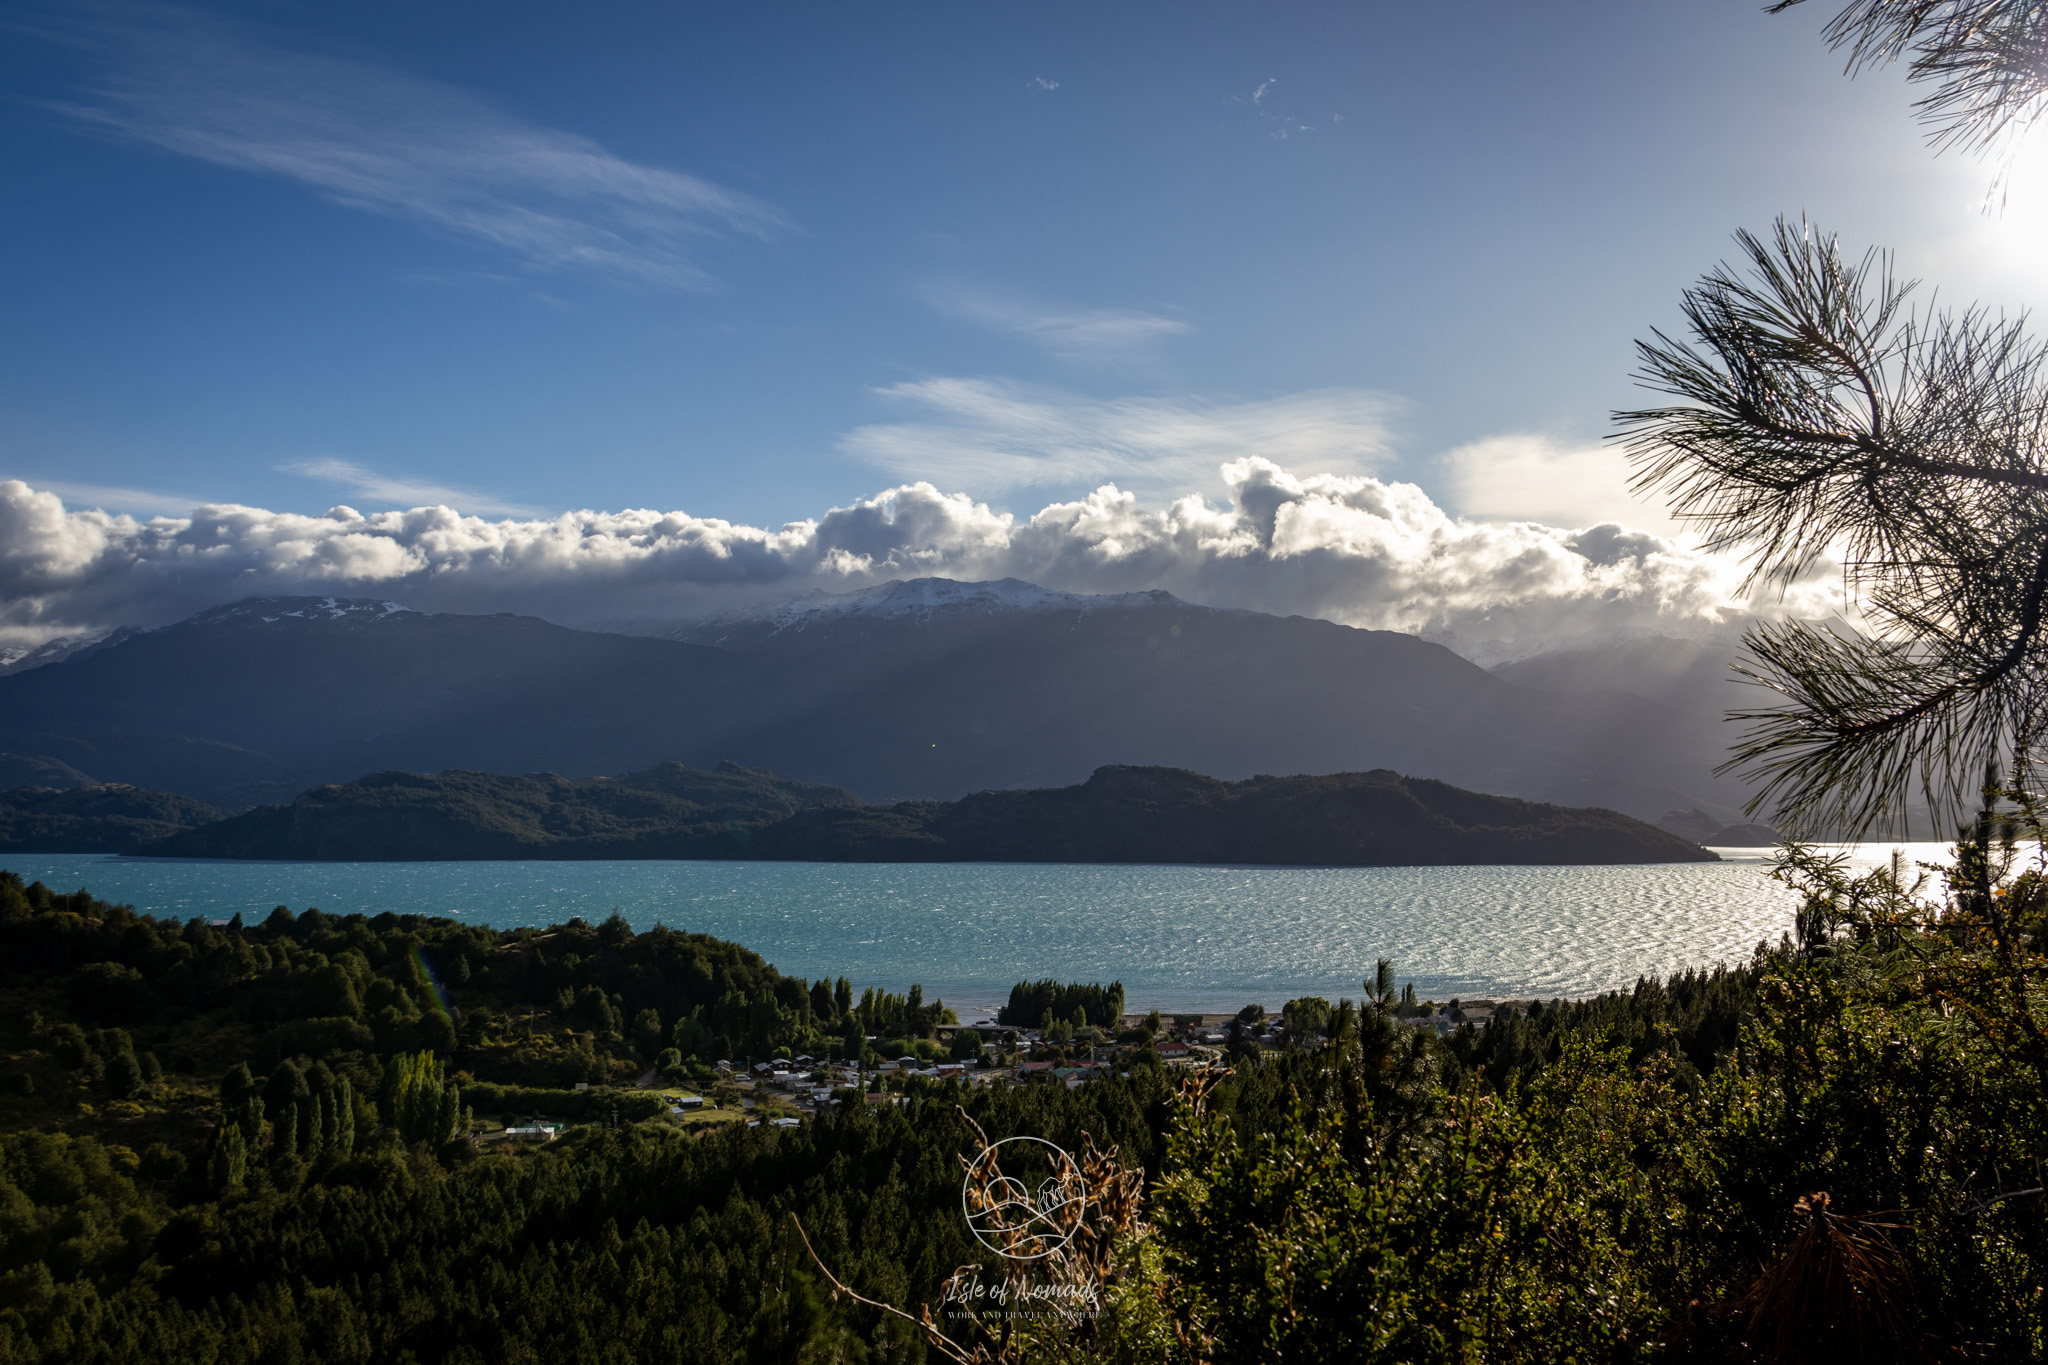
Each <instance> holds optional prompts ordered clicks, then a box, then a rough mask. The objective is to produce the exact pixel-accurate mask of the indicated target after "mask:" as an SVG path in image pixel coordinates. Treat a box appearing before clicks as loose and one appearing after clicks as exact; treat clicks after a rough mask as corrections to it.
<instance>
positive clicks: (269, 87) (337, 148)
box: [53, 7, 780, 288]
mask: <svg viewBox="0 0 2048 1365" xmlns="http://www.w3.org/2000/svg"><path fill="white" fill-rule="evenodd" d="M53 36H62V37H64V38H66V39H67V40H69V41H71V42H73V43H75V44H77V45H79V46H81V47H85V48H87V49H88V50H90V51H92V52H93V53H95V55H97V56H98V57H99V58H101V59H102V62H103V70H102V73H101V75H100V77H99V79H98V80H97V82H96V83H95V84H94V85H93V86H92V88H91V89H90V90H88V91H87V92H86V94H85V96H84V98H82V99H81V100H78V101H76V102H74V103H70V104H66V105H62V106H60V107H61V108H62V109H63V110H64V112H66V113H68V114H70V115H72V116H74V117H76V118H78V119H80V120H82V121H83V122H85V123H87V124H88V125H90V126H92V127H95V128H98V129H100V130H102V131H104V132H107V133H110V134H113V135H116V136H119V137H124V138H130V139H133V140H136V141H139V142H144V143H148V144H150V145H153V146H156V147H160V148H162V149H164V150H166V151H169V152H174V153H176V154H178V155H181V156H188V157H193V158H196V159H198V160H201V161H208V162H212V163H214V164H215V165H220V166H227V167H231V168H233V169H235V170H241V171H248V172H252V173H255V174H259V175H269V176H277V177H281V178H283V179H288V180H294V181H297V182H299V183H301V184H304V185H308V186H310V187H312V188H313V189H315V190H317V191H319V192H320V193H322V194H324V195H325V196H326V197H327V198H329V199H331V200H333V201H334V202H336V203H339V204H345V205H348V206H350V207H352V208H357V209H363V210H366V211H368V212H372V213H381V214H386V215H389V216H391V217H396V218H403V219H408V220H411V221H413V222H418V223H423V224H426V225H428V226H430V227H432V228H435V229H437V230H440V231H442V232H445V233H448V234H450V235H452V236H456V237H461V238H467V239H470V240H473V241H479V242H483V243H486V244H488V245H490V246H493V247H496V248H498V249H500V250H502V251H505V252H507V253H509V254H510V255H512V256H513V257H515V258H517V259H519V260H520V261H522V262H524V263H525V264H526V265H527V266H529V267H533V268H539V269H557V268H562V267H580V268H585V269H590V270H595V271H600V272H604V273H607V274H610V275H613V276H618V277H624V278H628V279H631V280H635V281H639V282H647V283H655V284H661V285H667V286H672V287H688V288H698V287H702V286H704V285H705V284H706V283H708V277H707V276H706V275H705V274H704V272H703V271H702V270H701V269H700V268H699V267H698V266H697V265H695V264H694V263H693V262H692V261H691V260H690V258H689V256H688V254H687V253H686V251H685V243H686V242H687V240H688V239H690V238H691V237H694V236H699V235H702V234H704V233H707V232H716V231H735V232H742V233H747V234H751V235H755V236H761V235H766V234H768V233H770V232H772V231H774V230H776V229H777V228H778V227H779V226H780V220H779V219H778V218H777V216H776V214H775V212H774V211H773V210H772V209H770V208H769V207H768V206H767V205H765V204H763V203H761V202H760V201H758V200H756V199H753V198H751V197H749V196H747V195H744V194H740V193H737V192H735V191H732V190H728V189H725V188H723V187H721V186H718V185H714V184H712V183H711V182H709V181H706V180H702V179H699V178H698V177H696V176H693V175H689V174H686V173H684V172H681V171H672V170H664V169H662V168H660V167H655V166H647V165H641V164H638V163H636V162H632V161H627V160H625V159H623V158H621V157H617V156H614V155H612V154H611V153H610V152H607V151H606V150H605V149H604V148H603V147H600V146H599V145H598V144H597V143H595V142H592V141H590V140H589V139H588V138H584V137H579V136H577V135H575V134H573V133H566V132H561V131H558V130H556V129H552V128H543V127H538V126H536V125H533V124H529V123H525V122H522V121H520V120H519V119H517V118H514V117H513V116H511V115H509V114H507V113H504V112H502V111H500V110H498V109H496V108H495V107H493V106H491V105H490V104H488V103H486V102H485V101H483V100H481V99H479V98H477V97H476V96H474V95H472V94H470V93H468V92H467V91H464V90H460V89H457V88H456V87H454V86H450V85H445V84H442V83H441V82H438V81H433V80H428V79H424V78H422V77H418V76H411V75H406V74H404V73H402V72H398V71H393V70H388V69H385V68H382V67H377V66H372V65H368V64H366V63H363V62H359V61H353V60H349V59H346V58H341V57H333V56H326V55H319V54H311V53H304V52H292V51H287V50H284V49H281V48H277V47H273V46H269V45H266V44H264V43H262V42H260V41H258V40H257V39H255V38H254V37H252V36H251V35H249V34H247V33H245V32H243V31H241V30H238V29H235V28H232V27H230V26H228V25H227V24H225V23H223V22H221V21H218V20H215V19H211V18H208V17H206V16H202V15H198V14H195V13H193V12H190V11H185V10H179V9H172V8H168V7H166V8H161V9H153V10H150V11H146V12H145V11H140V10H122V11H119V13H118V18H117V19H109V20H102V21H101V22H98V23H93V22H90V21H73V22H71V23H70V24H69V25H68V26H61V27H60V28H59V29H58V30H57V32H56V33H55V34H53Z"/></svg>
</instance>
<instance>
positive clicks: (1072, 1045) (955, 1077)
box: [481, 998, 1535, 1141]
mask: <svg viewBox="0 0 2048 1365" xmlns="http://www.w3.org/2000/svg"><path fill="white" fill-rule="evenodd" d="M1533 1003H1535V1002H1533V1001H1494V1000H1470V1001H1458V1000H1452V1001H1450V1002H1449V1003H1447V1004H1443V1005H1438V1004H1436V1003H1435V1002H1416V1001H1412V1000H1411V1001H1404V1002H1403V1003H1402V1004H1401V1005H1399V1006H1397V1007H1395V1008H1394V1009H1392V1010H1391V1011H1390V1013H1391V1015H1392V1016H1393V1018H1394V1019H1395V1020H1397V1021H1398V1022H1399V1023H1400V1024H1401V1025H1403V1026H1405V1027H1407V1028H1412V1029H1416V1030H1420V1031H1422V1032H1425V1033H1430V1034H1433V1035H1435V1036H1437V1037H1440V1038H1448V1037H1451V1036H1452V1035H1454V1034H1456V1033H1457V1031H1458V1030H1459V1029H1461V1028H1471V1029H1473V1030H1482V1029H1485V1028H1486V1027H1488V1025H1489V1024H1491V1023H1492V1021H1493V1020H1494V1019H1495V1018H1496V1017H1497V1016H1500V1015H1503V1014H1506V1013H1516V1014H1519V1013H1522V1012H1525V1011H1526V1010H1527V1008H1528V1006H1529V1005H1530V1004H1533ZM1330 1020H1331V1010H1330V1006H1329V1002H1327V1001H1325V1000H1322V999H1319V998H1317V999H1309V1000H1298V1001H1293V1002H1290V1004H1289V1006H1288V1007H1287V1009H1286V1010H1283V1011H1281V1012H1279V1013H1275V1014H1268V1013H1267V1012H1266V1010H1265V1009H1264V1007H1263V1006H1259V1005H1249V1006H1247V1007H1245V1008H1244V1009H1243V1010H1240V1011H1238V1012H1237V1013H1236V1014H1168V1015H1162V1014H1161V1013H1160V1012H1159V1011H1157V1010H1153V1011H1151V1012H1149V1013H1147V1014H1124V1015H1120V1016H1119V1017H1118V1028H1117V1031H1116V1032H1115V1034H1114V1035H1111V1034H1109V1033H1108V1031H1106V1030H1103V1029H1099V1028H1095V1027H1093V1026H1090V1025H1080V1026H1078V1027H1077V1026H1074V1025H1071V1024H1066V1023H1052V1024H1050V1025H1047V1026H1044V1027H1040V1028H1019V1027H1015V1026H1013V1025H1009V1024H1002V1023H997V1022H996V1021H994V1020H991V1019H977V1020H975V1021H974V1022H973V1023H966V1024H963V1023H948V1024H940V1025H938V1026H936V1027H935V1028H934V1030H933V1035H932V1037H931V1039H929V1040H925V1045H924V1047H923V1048H917V1047H911V1048H908V1049H906V1050H904V1052H903V1055H901V1056H899V1057H895V1058H893V1059H883V1060H880V1061H878V1062H876V1063H875V1064H872V1065H869V1064H863V1063H859V1062H854V1061H849V1060H846V1059H844V1058H832V1057H813V1056H810V1055H808V1054H798V1055H796V1056H793V1057H771V1058H768V1059H766V1060H762V1061H755V1060H752V1059H740V1060H732V1059H725V1060H721V1061H719V1062H717V1063H716V1065H715V1066H714V1067H713V1068H712V1072H713V1075H714V1077H715V1080H714V1081H713V1083H712V1084H711V1085H709V1086H708V1087H703V1088H702V1089H701V1090H694V1089H687V1088H678V1087H675V1086H670V1085H665V1084H662V1083H660V1082H658V1081H657V1079H656V1077H655V1074H654V1073H653V1072H652V1071H650V1072H649V1073H647V1074H646V1075H643V1076H642V1077H641V1078H640V1083H639V1087H638V1088H640V1089H643V1090H647V1089H651V1090H655V1091H657V1092H658V1093H659V1094H660V1096H661V1098H662V1100H663V1101H664V1102H665V1104H666V1107H667V1111H668V1115H669V1117H670V1118H672V1119H674V1120H676V1121H678V1122H680V1123H682V1124H683V1125H684V1126H686V1127H688V1128H690V1129H692V1130H695V1131H699V1132H708V1131H710V1130H711V1129H712V1128H715V1127H718V1126H721V1125H722V1123H724V1122H729V1121H733V1120H735V1119H738V1120H741V1121H744V1122H745V1123H746V1124H747V1126H749V1127H758V1126H761V1125H763V1124H766V1125H768V1126H770V1127H785V1128H787V1127H795V1126H797V1125H798V1124H799V1123H801V1122H802V1119H803V1117H805V1116H808V1115H814V1114H821V1113H826V1112H829V1111H832V1110H835V1109H837V1108H838V1107H839V1106H841V1105H846V1104H851V1103H853V1102H854V1097H855V1096H859V1097H860V1101H861V1102H862V1103H865V1104H867V1105H869V1106H884V1107H886V1106H893V1105H901V1104H905V1103H907V1102H908V1101H909V1100H910V1098H911V1097H912V1096H915V1095H917V1094H918V1093H920V1092H921V1091H922V1090H924V1089H925V1088H926V1087H931V1086H962V1087H972V1088H977V1089H978V1088H984V1087H989V1086H998V1085H1062V1086H1065V1087H1066V1088H1067V1089H1069V1090H1072V1089H1075V1088H1077V1087H1079V1086H1081V1085H1085V1084H1087V1083H1088V1082H1090V1081H1094V1080H1101V1079H1107V1078H1109V1077H1118V1078H1128V1077H1129V1076H1130V1074H1131V1070H1132V1068H1133V1067H1145V1066H1155V1065H1156V1066H1159V1067H1162V1068H1165V1069H1168V1070H1173V1071H1188V1072H1196V1071H1205V1070H1218V1071H1220V1070H1224V1069H1226V1068H1228V1067H1229V1066H1231V1065H1233V1064H1236V1063H1239V1062H1243V1061H1247V1060H1249V1061H1253V1062H1256V1061H1258V1060H1259V1059H1262V1058H1264V1057H1267V1056H1277V1055H1279V1054H1281V1053H1283V1052H1284V1051H1285V1050H1286V1049H1287V1048H1288V1047H1289V1046H1300V1045H1301V1044H1302V1043H1304V1042H1307V1041H1311V1040H1318V1041H1319V1040H1321V1039H1322V1038H1323V1036H1324V1034H1325V1031H1326V1029H1327V1028H1328V1026H1329V1024H1330ZM867 1042H868V1043H869V1044H870V1045H873V1044H877V1043H881V1044H882V1045H883V1046H884V1047H885V1048H887V1049H888V1050H891V1051H893V1050H895V1049H896V1048H897V1047H899V1046H901V1043H900V1042H896V1041H894V1040H882V1039H878V1038H875V1037H872V1036H871V1037H869V1038H868V1039H867ZM922 1052H932V1053H933V1054H934V1055H932V1056H924V1055H920V1054H921V1053H922ZM565 1131H567V1129H566V1125H563V1124H544V1123H535V1124H528V1125H518V1126H513V1127H507V1128H505V1129H503V1130H501V1131H500V1132H497V1133H487V1134H483V1135H482V1139H481V1140H484V1141H491V1140H500V1139H506V1138H525V1139H539V1140H542V1141H547V1140H550V1139H552V1138H554V1137H556V1136H558V1135H559V1134H560V1133H562V1132H565Z"/></svg>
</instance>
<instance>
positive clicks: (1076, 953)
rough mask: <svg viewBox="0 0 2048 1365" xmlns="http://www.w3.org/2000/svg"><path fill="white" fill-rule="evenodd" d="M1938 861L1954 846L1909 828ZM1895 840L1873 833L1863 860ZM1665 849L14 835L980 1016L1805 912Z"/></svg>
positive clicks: (1609, 975) (1713, 937) (1500, 974)
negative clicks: (1310, 863)
mask: <svg viewBox="0 0 2048 1365" xmlns="http://www.w3.org/2000/svg"><path fill="white" fill-rule="evenodd" d="M1906 847H1907V850H1908V853H1909V855H1911V856H1914V857H1917V858H1923V859H1928V860H1933V859H1935V858H1938V857H1940V856H1941V855H1943V854H1944V853H1945V852H1946V850H1945V848H1943V847H1942V846H1939V845H1930V844H1921V845H1908V846H1906ZM1886 852H1888V849H1887V848H1884V847H1879V846H1864V847H1862V848H1858V849H1854V850H1851V853H1852V856H1853V857H1854V858H1855V859H1856V861H1858V862H1859V863H1869V862H1874V861H1875V860H1877V859H1878V858H1880V857H1882V856H1884V855H1885V854H1886ZM1723 857H1724V858H1725V859H1727V861H1724V862H1720V863H1668V864H1656V865H1652V866H1647V867H1374V868H1357V867H1345V868H1272V867H1257V868H1251V867H1157V866H1092V865H1091V866H1074V865H1060V864H1018V863H999V864H988V863H952V864H937V865H933V864H881V865H876V864H848V863H714V862H481V863H267V862H266V863H256V862H204V861H183V860H180V861H169V860H153V859H125V858H111V857H105V856H101V855H96V854H48V855H25V854H0V867H4V868H7V869H8V870H10V871H13V872H15V873H17V874H19V875H20V876H21V877H23V878H24V879H26V880H29V881H36V880H40V881H43V882H45V883H47V884H49V885H50V886H52V887H54V888H56V889H58V890H63V891H71V890H76V889H78V888H80V887H84V888H86V889H88V890H90V891H92V892H93V894H95V895H97V896H99V897H101V898H103V899H106V900H115V901H124V902H127V903H129V904H132V905H134V906H135V907H136V908H137V909H138V910H144V911H147V912H149V913H152V914H156V915H165V916H174V917H176V918H179V919H189V918H191V917H193V916H195V915H197V916H204V917H206V918H209V919H226V918H228V917H230V916H232V915H235V914H238V913H239V914H241V915H242V916H243V917H244V918H251V917H256V916H261V915H265V914H268V913H269V912H270V910H271V908H272V907H274V906H277V905H288V906H290V907H291V908H292V909H293V910H304V909H306V908H307V907H309V906H317V907H318V908H320V909H322V910H325V911H328V912H330V913H334V914H347V913H350V912H361V913H363V914H377V913H380V912H382V911H385V910H391V911H395V912H397V913H400V914H420V915H450V916H455V917H458V918H461V919H464V920H470V921H473V922H476V923H480V924H489V925H493V926H497V927H504V928H510V927H516V926H520V925H546V924H551V923H557V922H560V921H562V920H566V919H568V918H570V917H571V916H576V915H580V916H582V917H583V918H585V919H589V920H598V919H602V918H604V917H605V916H606V915H609V914H611V913H612V912H613V911H615V910H616V911H617V912H618V913H619V914H621V915H623V916H625V918H626V919H627V920H628V921H629V922H630V923H631V924H632V925H633V926H634V927H635V928H638V929H645V928H649V927H651V926H653V925H654V924H656V923H661V924H666V925H668V926H670V927H671V928H675V929H688V930H694V931H696V932H700V933H706V934H715V935H717V936H718V937H720V938H727V939H732V940H735V941H737V942H739V943H743V944H745V945H746V946H747V947H749V948H752V949H753V950H755V951H756V952H758V953H760V954H761V955H762V956H763V957H765V958H767V959H768V960H769V961H770V962H772V963H774V964H775V965H776V966H777V967H778V968H780V969H781V970H783V971H785V972H789V973H793V974H795V975H798V976H804V977H817V976H834V977H836V976H842V975H843V976H846V977H850V978H851V979H852V980H853V982H854V984H855V989H856V990H858V989H859V988H861V987H863V986H886V987H888V988H890V989H893V990H901V989H903V988H905V987H907V986H909V985H910V984H911V983H912V982H917V983H920V984H922V985H923V986H924V988H925V993H926V995H927V996H930V995H933V994H938V995H941V996H943V997H944V998H945V999H946V1000H947V1001H948V1002H949V1003H951V1004H953V1005H954V1006H956V1007H957V1008H959V1009H960V1010H961V1011H962V1017H964V1018H973V1017H979V1014H978V1013H972V1012H978V1011H982V1010H986V1009H990V1008H993V1006H994V1005H995V1004H996V1003H997V1002H999V1001H1000V1000H1002V999H1003V998H1004V997H1005V996H1006V995H1007V993H1008V991H1009V987H1010V984H1011V983H1012V982H1014V981H1018V980H1021V979H1026V978H1031V979H1035V978H1039V977H1048V976H1049V977H1057V978H1059V979H1061V980H1067V981H1110V980H1121V981H1122V982H1123V983H1124V988H1125V991H1126V994H1127V997H1128V999H1129V1000H1130V1002H1131V1004H1132V1005H1133V1006H1135V1007H1137V1008H1141V1009H1142V1008H1149V1007H1152V1006H1158V1007H1161V1008H1165V1009H1181V1010H1198V1009H1199V1010H1210V1011H1215V1010H1224V1009H1231V1010H1235V1009H1237V1008H1238V1007H1240V1006H1242V1005H1245V1004H1249V1003H1252V1002H1257V1003H1259V1004H1263V1005H1265V1006H1266V1007H1267V1008H1268V1009H1276V1008H1278V1007H1279V1005H1280V1004H1281V1003H1282V1002H1284V1001H1286V1000H1288V999H1290V998H1292V997H1294V996H1297V995H1326V996H1329V997H1331V998H1333V999H1334V998H1336V997H1338V996H1341V995H1350V996H1354V997H1355V996H1357V995H1358V993H1359V987H1360V982H1361V981H1362V979H1363V978H1364V977H1365V976H1366V975H1367V974H1368V973H1369V972H1370V971H1371V970H1372V966H1373V962H1374V960H1375V959H1376V958H1379V957H1389V958H1392V959H1393V961H1394V965H1395V969H1396V971H1397V973H1398V974H1399V976H1400V978H1401V979H1402V980H1404V981H1413V982H1414V983H1415V987H1416V990H1417V991H1419V992H1420V993H1421V994H1422V995H1423V996H1424V997H1425V998H1434V999H1437V1000H1445V999H1450V998H1452V997H1455V996H1464V997H1476V996H1501V995H1512V996H1540V997H1543V998H1550V997H1555V996H1581V995H1588V994H1591V993H1594V992H1597V991H1602V990H1609V989H1613V988H1616V987H1621V986H1627V985H1630V984H1633V982H1634V981H1635V979H1636V977H1637V976H1638V975H1640V974H1645V973H1649V974H1661V973H1666V972H1671V971H1676V970H1680V969H1682V968H1686V967H1699V966H1708V965H1711V964H1713V963H1716V962H1730V963H1732V962H1737V961H1740V960H1743V959H1745V958H1747V957H1748V956H1749V954H1750V951H1751V949H1752V948H1753V947H1754V946H1755V945H1756V944H1757V942H1758V941H1759V940H1763V939H1769V940H1771V941H1776V939H1777V937H1778V936H1779V935H1780V934H1781V933H1783V932H1785V931H1786V930H1787V929H1789V928H1790V927H1791V922H1792V897H1791V895H1790V893H1788V892H1787V891H1786V890H1785V889H1784V888H1782V887H1780V886H1778V885H1777V884H1776V883H1774V882H1772V881H1771V880H1770V879H1769V878H1768V877H1767V876H1766V875H1765V872H1764V869H1763V857H1762V853H1761V851H1757V850H1724V851H1723Z"/></svg>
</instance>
